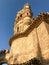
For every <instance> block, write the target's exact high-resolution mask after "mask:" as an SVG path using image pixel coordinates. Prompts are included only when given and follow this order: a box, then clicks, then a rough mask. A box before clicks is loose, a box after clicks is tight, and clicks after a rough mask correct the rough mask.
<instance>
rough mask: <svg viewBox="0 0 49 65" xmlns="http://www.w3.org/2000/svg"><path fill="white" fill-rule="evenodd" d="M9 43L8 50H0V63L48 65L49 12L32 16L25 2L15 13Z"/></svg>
mask: <svg viewBox="0 0 49 65" xmlns="http://www.w3.org/2000/svg"><path fill="white" fill-rule="evenodd" d="M9 45H10V47H11V49H10V51H8V50H4V51H1V52H0V54H1V55H0V64H2V63H8V64H9V65H11V64H12V65H14V64H15V65H17V64H18V65H49V13H48V12H45V13H40V14H39V15H38V16H37V17H36V18H34V17H33V13H32V11H31V8H30V5H29V4H28V3H27V4H25V5H24V8H23V9H22V10H20V11H19V12H18V13H17V15H16V18H15V22H14V35H13V37H11V38H10V40H9ZM6 51H7V52H6Z"/></svg>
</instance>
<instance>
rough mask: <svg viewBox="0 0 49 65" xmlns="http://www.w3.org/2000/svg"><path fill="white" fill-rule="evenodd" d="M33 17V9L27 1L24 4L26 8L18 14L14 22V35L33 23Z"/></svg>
mask: <svg viewBox="0 0 49 65" xmlns="http://www.w3.org/2000/svg"><path fill="white" fill-rule="evenodd" d="M31 19H32V11H31V9H30V5H29V4H28V3H27V4H25V5H24V8H23V9H22V10H20V11H19V12H18V13H17V15H16V19H15V23H14V35H15V34H19V33H22V32H24V31H25V30H26V29H27V28H28V26H29V25H30V24H31V22H32V21H31Z"/></svg>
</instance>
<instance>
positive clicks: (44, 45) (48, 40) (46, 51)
mask: <svg viewBox="0 0 49 65" xmlns="http://www.w3.org/2000/svg"><path fill="white" fill-rule="evenodd" d="M48 32H49V24H47V23H46V22H44V21H43V22H42V23H41V24H40V25H39V26H38V28H37V33H38V38H39V44H40V48H41V52H42V57H43V59H44V60H48V59H49V33H48Z"/></svg>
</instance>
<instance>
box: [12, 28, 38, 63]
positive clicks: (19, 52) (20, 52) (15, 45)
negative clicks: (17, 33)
mask: <svg viewBox="0 0 49 65" xmlns="http://www.w3.org/2000/svg"><path fill="white" fill-rule="evenodd" d="M37 43H38V40H37V34H36V28H35V29H34V30H33V31H32V32H31V33H30V34H29V35H28V36H27V37H22V38H18V39H15V40H14V41H13V42H12V46H11V54H12V55H13V57H14V56H15V58H17V62H18V63H23V62H25V61H27V60H30V59H31V58H34V57H36V56H37Z"/></svg>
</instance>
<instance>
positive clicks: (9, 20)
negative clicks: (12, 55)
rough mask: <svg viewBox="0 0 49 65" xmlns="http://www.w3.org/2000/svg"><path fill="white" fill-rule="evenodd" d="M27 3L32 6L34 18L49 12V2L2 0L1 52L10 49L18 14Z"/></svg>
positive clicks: (0, 10) (40, 0) (0, 6)
mask: <svg viewBox="0 0 49 65" xmlns="http://www.w3.org/2000/svg"><path fill="white" fill-rule="evenodd" d="M25 3H29V4H30V5H31V9H32V12H33V14H34V16H37V15H38V14H39V13H40V12H49V0H0V50H3V49H6V48H8V49H10V46H9V39H10V37H11V36H13V27H14V20H15V17H16V13H17V12H18V11H19V10H21V9H22V8H23V6H24V4H25Z"/></svg>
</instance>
